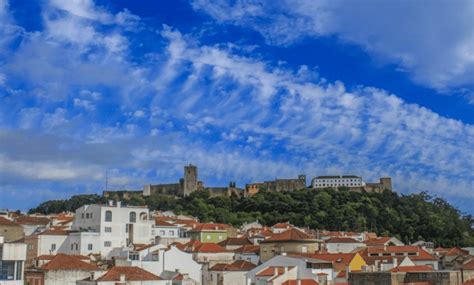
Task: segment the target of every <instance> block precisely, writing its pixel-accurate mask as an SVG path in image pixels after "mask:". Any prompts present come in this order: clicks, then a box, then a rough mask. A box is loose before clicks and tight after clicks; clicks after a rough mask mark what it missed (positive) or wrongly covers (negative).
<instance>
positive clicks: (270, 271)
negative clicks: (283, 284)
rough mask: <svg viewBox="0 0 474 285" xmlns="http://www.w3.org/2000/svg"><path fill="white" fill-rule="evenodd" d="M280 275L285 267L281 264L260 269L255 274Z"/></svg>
mask: <svg viewBox="0 0 474 285" xmlns="http://www.w3.org/2000/svg"><path fill="white" fill-rule="evenodd" d="M275 272H276V274H277V275H282V274H283V273H285V267H283V266H269V267H267V268H265V269H263V270H262V271H260V272H258V273H257V274H256V275H255V276H260V277H266V276H273V275H275Z"/></svg>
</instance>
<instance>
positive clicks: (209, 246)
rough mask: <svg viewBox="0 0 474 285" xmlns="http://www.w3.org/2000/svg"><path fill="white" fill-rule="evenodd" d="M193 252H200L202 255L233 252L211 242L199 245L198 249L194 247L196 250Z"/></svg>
mask: <svg viewBox="0 0 474 285" xmlns="http://www.w3.org/2000/svg"><path fill="white" fill-rule="evenodd" d="M192 251H193V252H200V253H219V252H231V251H229V250H227V249H225V248H223V247H222V246H220V245H218V244H216V243H210V242H205V243H201V244H200V245H197V246H196V247H194V250H192Z"/></svg>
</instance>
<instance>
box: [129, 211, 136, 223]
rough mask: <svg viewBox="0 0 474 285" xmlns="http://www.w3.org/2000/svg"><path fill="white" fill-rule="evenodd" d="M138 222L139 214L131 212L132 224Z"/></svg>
mask: <svg viewBox="0 0 474 285" xmlns="http://www.w3.org/2000/svg"><path fill="white" fill-rule="evenodd" d="M136 222H137V213H135V212H130V223H136Z"/></svg>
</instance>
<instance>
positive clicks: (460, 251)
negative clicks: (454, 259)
mask: <svg viewBox="0 0 474 285" xmlns="http://www.w3.org/2000/svg"><path fill="white" fill-rule="evenodd" d="M456 255H469V251H467V250H464V249H460V248H459V247H453V248H451V249H450V250H448V252H447V253H446V256H456Z"/></svg>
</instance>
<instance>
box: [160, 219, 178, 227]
mask: <svg viewBox="0 0 474 285" xmlns="http://www.w3.org/2000/svg"><path fill="white" fill-rule="evenodd" d="M155 225H156V226H160V227H176V225H173V224H170V223H168V222H166V221H163V220H159V219H155Z"/></svg>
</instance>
